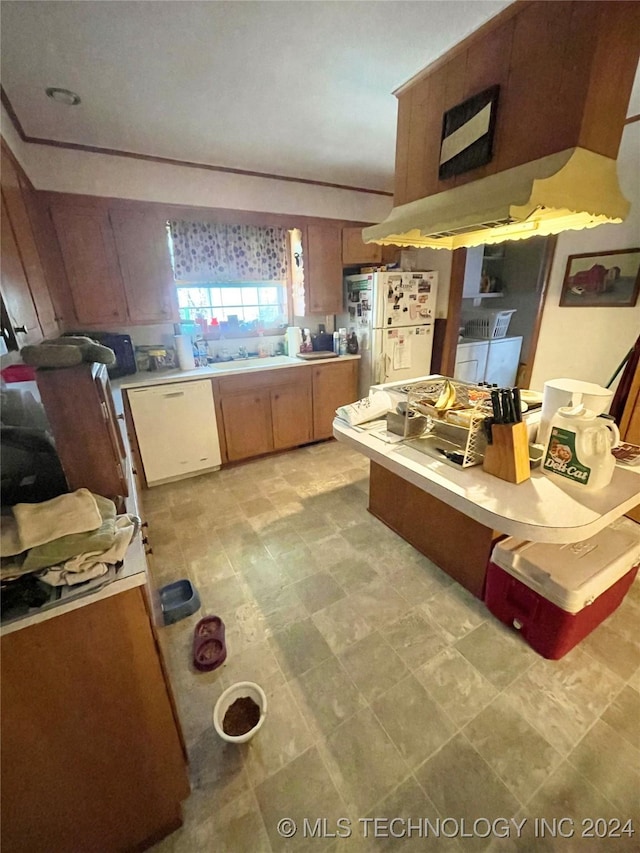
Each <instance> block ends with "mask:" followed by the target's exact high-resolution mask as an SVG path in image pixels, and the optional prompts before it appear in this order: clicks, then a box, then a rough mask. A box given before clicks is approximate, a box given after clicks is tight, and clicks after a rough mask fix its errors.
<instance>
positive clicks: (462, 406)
mask: <svg viewBox="0 0 640 853" xmlns="http://www.w3.org/2000/svg"><path fill="white" fill-rule="evenodd" d="M447 382H448V383H449V386H450V387H451V388H452V389H453V392H454V394H455V402H454V404H453V406H452V408H449V409H447V410H446V411H441V410H438V409H436V407H435V405H434V404H435V401H436V400H437V399H438V397H439V396H440V394H441V392H442V391H443V389H444V388H445V383H447ZM406 390H407V395H408V396H407V406H406V411H405V415H404V440H405V441H406V442H407V443H408V444H410V445H411V446H412V447H415V448H416V449H418V450H420V451H422V452H424V453H426V454H427V455H429V456H432V457H433V456H435V457H436V458H442V460H443V461H449V460H448V459H447V458H446V457H445V456H444V455H443V456H442V457H438V455H437V454H438V452H441V451H442V450H443V449H444V450H446V451H453V452H456V453H461V454H462V461H461V462H459V463H453V462H452V463H451V464H455V465H456V467H461V468H470V467H471V466H472V465H479V464H481V463H482V460H483V458H484V451H485V449H486V446H487V439H486V436H485V433H484V430H483V421H484V419H485V418H486V417H489V416H490V415H491V414H492V408H491V401H490V390H489V389H487V388H484V387H481V386H479V385H475V384H471V383H468V382H462V381H460V380H457V379H447V378H446V377H439V378H438V379H430V380H427V381H423V382H417V383H414V384H412V385H409V386H407V389H406ZM463 411H464V412H465V413H468V414H466V415H465V416H463V417H465V419H467V418H468V425H465V424H462V423H455V415H456V412H463Z"/></svg>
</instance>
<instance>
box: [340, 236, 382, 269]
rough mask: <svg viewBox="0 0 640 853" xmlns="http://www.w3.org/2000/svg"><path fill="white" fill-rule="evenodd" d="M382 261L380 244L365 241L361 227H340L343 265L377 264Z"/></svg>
mask: <svg viewBox="0 0 640 853" xmlns="http://www.w3.org/2000/svg"><path fill="white" fill-rule="evenodd" d="M381 261H382V246H378V245H376V243H365V242H364V240H363V239H362V228H343V229H342V264H343V266H345V267H348V266H352V265H353V266H356V265H358V264H379V263H380V262H381Z"/></svg>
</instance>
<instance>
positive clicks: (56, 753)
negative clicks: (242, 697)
mask: <svg viewBox="0 0 640 853" xmlns="http://www.w3.org/2000/svg"><path fill="white" fill-rule="evenodd" d="M1 644H2V663H3V673H2V786H1V789H2V847H3V850H4V849H6V850H12V851H15V853H27V851H35V850H51V851H54V850H55V851H80V850H94V851H106V850H113V851H115V850H142V849H146V848H147V847H148V846H149V845H150V844H152V843H153V842H154V841H157V840H158V838H161V837H162V836H163V835H165V834H167V833H169V832H171V831H173V830H174V829H176V828H177V827H178V826H179V825H180V823H181V818H180V802H181V800H183V799H184V798H186V797H187V796H188V795H189V781H188V776H187V772H186V766H185V760H184V755H183V749H182V743H181V737H180V732H179V727H178V726H177V724H176V721H175V718H174V713H173V709H172V705H171V698H170V696H169V693H168V690H167V684H166V681H165V677H164V675H163V671H162V666H161V662H160V659H159V655H158V651H157V647H156V643H155V639H154V636H153V632H152V629H151V625H150V622H149V617H148V615H147V611H146V607H145V602H144V600H143V591H142V587H136V588H134V589H130V590H127V591H125V592H121V593H119V594H117V595H112V596H110V597H109V598H106V599H103V600H102V601H97V602H94V603H91V604H87V605H85V606H84V607H81V608H79V609H76V610H72V611H70V612H68V613H63V614H62V615H59V616H56V617H55V618H51V619H48V620H46V621H44V622H41V623H39V624H36V625H32V626H30V627H28V628H23V629H22V630H18V631H15V632H14V633H11V634H8V635H7V636H4V637H3V638H2V641H1ZM25 673H29V677H28V678H25ZM35 803H37V807H34V804H35Z"/></svg>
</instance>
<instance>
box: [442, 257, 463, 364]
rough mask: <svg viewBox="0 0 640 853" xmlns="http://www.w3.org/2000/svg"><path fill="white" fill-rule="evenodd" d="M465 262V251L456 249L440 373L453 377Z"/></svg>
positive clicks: (453, 258)
mask: <svg viewBox="0 0 640 853" xmlns="http://www.w3.org/2000/svg"><path fill="white" fill-rule="evenodd" d="M466 262H467V250H466V249H456V250H455V251H454V253H453V256H452V258H451V279H450V281H449V305H448V307H447V328H446V330H445V333H444V341H443V344H442V362H441V364H440V373H441V374H442V375H443V376H453V371H454V370H455V364H456V347H457V346H458V330H459V328H460V313H461V311H462V290H463V288H464V268H465V264H466Z"/></svg>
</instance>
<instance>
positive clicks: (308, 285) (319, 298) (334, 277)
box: [302, 225, 343, 314]
mask: <svg viewBox="0 0 640 853" xmlns="http://www.w3.org/2000/svg"><path fill="white" fill-rule="evenodd" d="M302 239H303V256H304V288H305V297H306V299H305V301H306V313H307V314H339V313H340V312H341V311H342V310H343V296H342V229H341V228H340V227H339V226H337V225H308V226H307V227H306V228H305V229H304V231H303V237H302Z"/></svg>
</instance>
